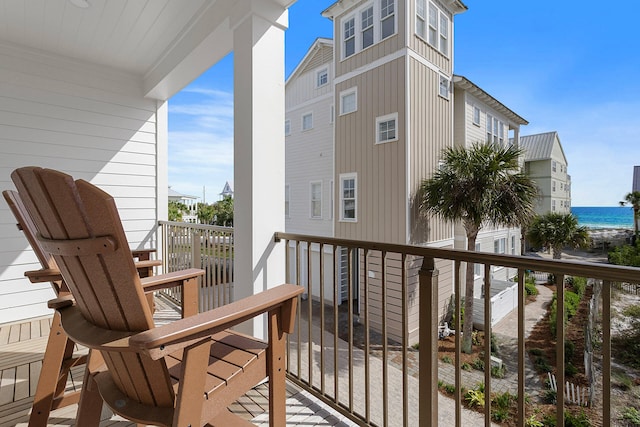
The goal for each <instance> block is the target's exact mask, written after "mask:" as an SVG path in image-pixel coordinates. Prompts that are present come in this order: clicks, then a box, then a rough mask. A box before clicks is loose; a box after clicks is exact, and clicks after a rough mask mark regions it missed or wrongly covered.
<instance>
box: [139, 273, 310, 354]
mask: <svg viewBox="0 0 640 427" xmlns="http://www.w3.org/2000/svg"><path fill="white" fill-rule="evenodd" d="M303 291H304V288H302V287H300V286H296V285H280V286H277V287H275V288H272V289H267V290H266V291H264V292H261V293H259V294H257V295H252V296H249V297H247V298H243V299H241V300H240V301H236V302H232V303H231V304H227V305H224V306H222V307H218V308H215V309H213V310H209V311H207V312H205V313H200V314H197V315H195V316H191V317H187V318H184V319H181V320H176V321H175V322H172V323H169V324H167V325H164V326H160V327H157V328H154V329H151V330H149V331H144V332H141V333H139V334H137V335H135V336H134V337H131V339H130V340H129V344H130V345H131V347H132V348H136V349H138V350H139V351H142V352H145V353H147V354H148V355H149V356H150V357H151V358H152V359H160V358H162V357H164V356H166V355H167V354H169V353H172V352H174V351H177V350H179V349H181V348H185V347H187V346H189V345H190V344H193V343H195V342H197V341H199V340H201V339H202V338H204V337H207V336H211V335H213V334H216V333H218V332H221V331H223V330H225V329H228V328H230V327H232V326H235V325H238V324H240V323H242V322H244V321H245V320H248V319H251V318H253V317H255V316H257V315H259V314H262V313H266V312H268V311H272V310H274V309H277V308H280V307H282V309H283V313H282V314H283V316H282V319H283V322H281V324H282V329H283V330H284V331H285V332H290V331H291V329H292V328H293V323H292V319H293V312H294V311H295V307H296V303H297V297H298V295H300V294H301V293H302V292H303Z"/></svg>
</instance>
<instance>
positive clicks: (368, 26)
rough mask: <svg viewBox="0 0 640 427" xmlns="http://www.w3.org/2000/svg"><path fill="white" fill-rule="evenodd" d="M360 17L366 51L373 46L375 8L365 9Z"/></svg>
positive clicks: (363, 45)
mask: <svg viewBox="0 0 640 427" xmlns="http://www.w3.org/2000/svg"><path fill="white" fill-rule="evenodd" d="M360 17H361V21H360V24H361V25H360V28H361V30H360V32H361V34H362V49H366V48H368V47H369V46H371V45H372V44H373V6H370V7H368V8H366V9H364V10H363V11H362V12H361V13H360Z"/></svg>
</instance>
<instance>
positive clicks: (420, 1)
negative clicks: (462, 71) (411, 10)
mask: <svg viewBox="0 0 640 427" xmlns="http://www.w3.org/2000/svg"><path fill="white" fill-rule="evenodd" d="M427 12H428V16H427ZM449 27H450V22H449V17H448V16H447V15H446V14H445V13H444V12H442V11H441V10H440V9H438V7H437V6H436V5H435V4H433V3H432V2H429V6H428V7H427V6H426V0H416V34H417V35H418V36H420V37H422V38H423V39H425V40H426V41H427V43H429V44H430V45H431V46H433V48H434V49H436V50H438V51H439V52H440V53H442V54H443V55H445V56H449V32H450V29H449ZM425 32H426V34H425Z"/></svg>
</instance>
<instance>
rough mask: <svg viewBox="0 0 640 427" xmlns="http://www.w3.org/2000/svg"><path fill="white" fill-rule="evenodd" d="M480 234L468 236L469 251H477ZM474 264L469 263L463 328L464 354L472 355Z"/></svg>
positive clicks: (466, 276)
mask: <svg viewBox="0 0 640 427" xmlns="http://www.w3.org/2000/svg"><path fill="white" fill-rule="evenodd" d="M477 237H478V233H477V232H476V233H472V234H468V235H467V250H469V251H475V250H476V238H477ZM473 286H474V277H473V263H470V262H468V263H467V273H466V275H465V287H464V319H463V327H462V349H461V350H462V352H463V353H467V354H469V353H471V334H472V332H473Z"/></svg>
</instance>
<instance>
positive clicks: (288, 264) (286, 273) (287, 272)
mask: <svg viewBox="0 0 640 427" xmlns="http://www.w3.org/2000/svg"><path fill="white" fill-rule="evenodd" d="M289 242H290V240H289V239H285V240H284V266H285V267H284V269H285V271H284V277H285V281H286V282H287V283H291V253H290V252H289ZM298 305H299V304H298ZM299 327H300V324H299V323H298V324H296V326H295V328H296V329H298V328H299ZM290 352H291V334H287V372H291V357H289V356H290Z"/></svg>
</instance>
